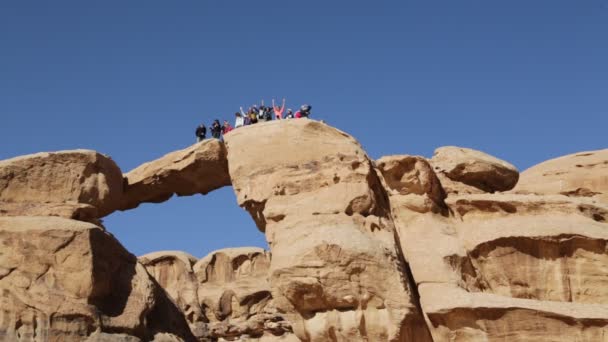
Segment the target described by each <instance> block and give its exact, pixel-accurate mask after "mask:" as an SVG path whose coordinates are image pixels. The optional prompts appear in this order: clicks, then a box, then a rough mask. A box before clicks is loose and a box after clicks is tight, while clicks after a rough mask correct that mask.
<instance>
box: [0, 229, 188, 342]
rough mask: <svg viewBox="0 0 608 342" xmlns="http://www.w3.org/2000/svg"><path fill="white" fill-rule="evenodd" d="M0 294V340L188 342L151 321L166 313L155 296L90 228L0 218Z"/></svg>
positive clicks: (151, 285) (143, 275) (131, 262)
mask: <svg viewBox="0 0 608 342" xmlns="http://www.w3.org/2000/svg"><path fill="white" fill-rule="evenodd" d="M0 293H2V296H1V297H0V339H1V340H7V341H18V340H19V341H21V340H22V341H82V340H85V339H87V338H88V337H90V336H91V335H93V334H97V337H92V338H97V340H99V338H103V336H101V335H100V333H104V334H106V335H108V334H109V335H114V334H116V336H115V337H116V339H115V340H125V341H130V340H133V339H132V338H140V339H150V336H151V335H152V334H154V332H156V331H158V332H163V331H166V332H167V333H174V334H176V335H178V336H181V337H182V338H184V339H185V340H192V338H189V337H191V335H189V330H183V326H180V325H179V324H169V323H161V322H159V323H156V322H158V321H159V320H158V319H157V317H156V316H155V315H156V312H158V311H162V312H171V308H170V307H169V306H166V305H165V304H167V303H166V302H164V301H163V300H164V298H163V292H161V291H160V288H159V287H158V286H157V285H156V283H155V282H154V281H153V279H152V278H151V277H150V276H149V275H148V273H147V272H146V270H145V269H144V267H143V266H142V265H141V264H139V263H138V262H137V260H136V258H135V257H134V256H133V255H131V254H130V253H129V252H127V251H126V250H125V249H124V248H123V247H122V246H121V245H120V243H119V242H118V241H117V240H116V239H114V237H113V236H111V235H110V234H108V233H107V232H105V231H104V230H102V229H101V228H99V227H97V226H95V225H93V224H90V223H85V222H80V221H75V220H69V219H64V218H59V217H0ZM175 320H176V321H178V323H179V317H177V318H176V319H175ZM180 329H181V330H180ZM186 329H187V327H186ZM100 336H101V337H100ZM106 337H107V336H106Z"/></svg>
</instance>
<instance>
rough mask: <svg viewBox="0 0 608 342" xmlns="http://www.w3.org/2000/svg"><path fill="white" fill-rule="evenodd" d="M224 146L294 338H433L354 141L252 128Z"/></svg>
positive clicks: (307, 129) (310, 127)
mask: <svg viewBox="0 0 608 342" xmlns="http://www.w3.org/2000/svg"><path fill="white" fill-rule="evenodd" d="M225 140H226V146H227V149H228V161H229V169H230V177H231V179H232V184H233V187H234V190H235V192H236V194H237V200H238V202H239V204H240V205H241V206H242V207H244V208H245V209H247V210H248V211H249V213H250V214H251V216H252V217H253V219H254V221H255V222H256V224H257V226H258V228H259V229H260V230H261V231H264V232H265V234H266V238H267V240H268V242H269V244H270V247H271V252H272V260H271V263H270V287H271V292H272V295H273V300H274V303H275V305H276V306H277V308H278V309H279V310H280V311H282V312H285V313H286V315H287V318H288V320H289V321H290V322H291V323H292V324H293V328H294V332H295V334H296V335H297V337H298V338H300V339H301V340H303V341H325V340H334V341H355V340H364V339H368V340H372V341H407V340H416V341H425V340H428V339H430V336H429V334H428V330H427V327H426V326H425V324H424V321H423V318H422V315H421V313H420V312H419V310H418V308H417V306H416V303H415V299H414V295H413V292H412V289H411V288H410V285H409V284H408V282H407V276H406V270H405V264H404V260H403V256H402V255H401V254H400V252H399V249H398V246H397V245H396V241H395V231H394V228H393V223H392V219H391V217H390V214H389V210H390V208H389V205H388V203H387V199H386V193H385V191H384V189H383V188H382V186H381V184H380V180H379V178H378V176H377V174H376V172H375V170H374V168H373V167H372V163H371V161H370V160H369V158H368V157H367V155H366V153H365V152H364V151H363V149H362V148H361V146H360V145H359V144H358V143H357V142H356V140H354V139H353V138H352V137H350V136H349V135H348V134H346V133H344V132H341V131H339V130H337V129H334V128H332V127H329V126H327V125H325V124H322V123H319V122H315V121H312V120H308V119H298V120H285V121H274V122H268V123H263V124H257V125H253V126H248V127H246V128H244V129H237V130H235V131H233V132H231V133H230V134H229V135H227V136H226V137H225ZM253 144H255V146H259V147H260V149H259V150H257V152H258V153H255V152H256V150H253V151H252V150H251V148H250V147H251V146H252V145H253Z"/></svg>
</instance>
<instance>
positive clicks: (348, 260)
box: [0, 119, 608, 342]
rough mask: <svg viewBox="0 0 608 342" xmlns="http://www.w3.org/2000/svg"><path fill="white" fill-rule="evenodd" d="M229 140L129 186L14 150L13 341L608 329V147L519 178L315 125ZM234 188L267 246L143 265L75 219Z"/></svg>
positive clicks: (557, 334)
mask: <svg viewBox="0 0 608 342" xmlns="http://www.w3.org/2000/svg"><path fill="white" fill-rule="evenodd" d="M225 139H226V146H224V144H223V143H221V142H219V141H217V140H208V141H204V142H202V143H198V144H195V145H193V146H191V147H189V148H187V149H185V150H182V151H176V152H173V153H171V154H168V155H166V156H165V157H162V158H160V159H158V160H156V161H153V162H150V163H146V164H144V165H142V166H140V167H138V168H136V169H135V170H133V171H131V172H129V173H128V174H127V175H125V181H124V182H123V179H122V175H121V174H120V170H119V169H118V167H117V166H116V165H115V164H114V163H113V162H112V161H111V160H110V159H108V158H107V157H104V156H103V155H100V154H98V153H96V152H93V151H80V150H79V151H64V152H58V153H46V154H37V155H31V156H25V157H19V158H13V159H9V160H5V161H0V216H13V217H0V293H2V296H0V340H2V341H3V340H7V341H82V340H86V341H89V342H105V341H129V342H130V341H133V342H135V341H156V342H161V341H174V342H176V341H195V340H198V341H234V340H242V341H273V342H275V341H289V342H290V341H297V340H301V341H399V342H405V341H505V340H507V341H608V267H607V266H606V265H607V264H608V200H607V197H606V196H607V194H608V191H607V189H608V179H607V177H608V173H607V172H606V171H608V162H607V160H608V150H601V151H593V152H582V153H577V154H574V155H569V156H565V157H561V158H557V159H554V160H550V161H547V162H545V163H541V164H539V165H537V166H535V167H532V168H530V169H529V170H526V171H525V172H523V173H522V175H521V177H520V176H519V174H518V171H517V169H516V168H515V167H514V166H512V165H511V164H509V163H507V162H504V161H502V160H499V159H497V158H495V157H492V156H490V155H488V154H485V153H482V152H479V151H474V150H470V149H464V148H458V147H443V148H439V149H437V151H436V153H435V156H433V158H431V159H430V160H429V159H426V158H424V157H420V156H409V155H397V156H388V157H383V158H380V159H379V160H377V161H375V162H372V161H371V160H370V159H369V157H368V156H367V155H366V154H365V152H364V151H363V150H362V148H361V146H360V145H359V144H358V143H357V142H356V141H355V140H354V139H353V138H352V137H350V136H349V135H348V134H346V133H343V132H341V131H338V130H336V129H334V128H332V127H329V126H327V125H325V124H322V123H319V122H315V121H312V120H308V119H298V120H282V121H273V122H268V123H259V124H256V125H253V126H248V127H244V128H239V129H237V130H235V131H233V132H231V133H230V134H229V135H227V136H226V138H225ZM253 144H255V146H260V147H261V148H260V149H257V150H256V149H254V150H252V149H251V146H252V145H253ZM518 178H519V184H518V185H517V186H516V187H515V188H514V189H512V188H513V187H514V186H515V183H516V182H517V181H518ZM230 184H232V185H233V187H234V190H235V193H236V197H237V201H238V203H239V205H241V206H242V207H243V208H245V209H246V210H247V211H249V213H250V214H251V216H252V218H253V221H254V222H255V223H256V225H257V227H258V228H259V229H260V230H261V231H262V232H264V233H265V234H266V238H267V241H268V242H269V245H270V249H271V251H270V252H267V251H264V250H262V249H259V248H230V249H223V250H219V251H216V252H213V253H211V254H210V255H208V256H206V257H204V258H202V259H200V260H196V258H194V257H193V256H191V255H188V254H185V253H182V252H175V251H169V252H157V253H151V254H148V255H145V256H142V257H140V258H139V261H138V260H137V259H136V258H135V257H134V256H133V255H131V254H130V253H129V252H127V251H126V250H125V249H124V248H123V247H122V246H121V245H120V243H119V242H118V241H117V240H116V239H114V237H113V236H112V235H110V234H109V233H108V232H106V231H105V230H104V229H103V228H101V227H99V226H98V225H95V224H92V223H86V222H80V221H75V220H71V219H68V218H73V219H78V220H81V221H90V222H96V219H98V218H100V217H102V216H103V215H107V214H109V213H111V212H112V211H114V210H116V209H123V210H124V209H128V208H134V207H136V206H137V205H139V204H140V203H142V202H160V201H164V200H167V199H168V198H170V197H171V196H172V195H173V194H177V195H192V194H198V193H201V194H205V193H207V192H209V191H212V190H214V189H217V188H220V187H222V186H226V185H230ZM510 189H512V190H511V191H508V190H510ZM506 191H508V192H506ZM23 216H27V217H23ZM56 216H62V217H66V218H61V217H56ZM109 229H111V227H109Z"/></svg>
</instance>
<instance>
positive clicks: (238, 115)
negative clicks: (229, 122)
mask: <svg viewBox="0 0 608 342" xmlns="http://www.w3.org/2000/svg"><path fill="white" fill-rule="evenodd" d="M234 116H235V117H236V119H234V128H239V127H241V126H244V125H245V119H244V118H243V116H242V115H241V113H239V112H236V113H234Z"/></svg>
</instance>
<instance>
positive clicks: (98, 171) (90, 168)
mask: <svg viewBox="0 0 608 342" xmlns="http://www.w3.org/2000/svg"><path fill="white" fill-rule="evenodd" d="M122 192H123V187H122V172H121V171H120V169H119V168H118V166H116V164H115V163H114V161H112V160H111V159H110V158H108V157H106V156H104V155H102V154H99V153H97V152H95V151H89V150H73V151H60V152H53V153H37V154H31V155H27V156H22V157H17V158H12V159H7V160H2V161H0V216H20V215H28V216H31V215H39V216H61V217H66V218H74V219H79V220H84V221H93V220H95V219H96V218H99V217H103V216H105V215H108V214H110V213H111V212H113V211H114V210H116V209H117V208H118V204H119V203H120V200H121V196H122Z"/></svg>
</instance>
